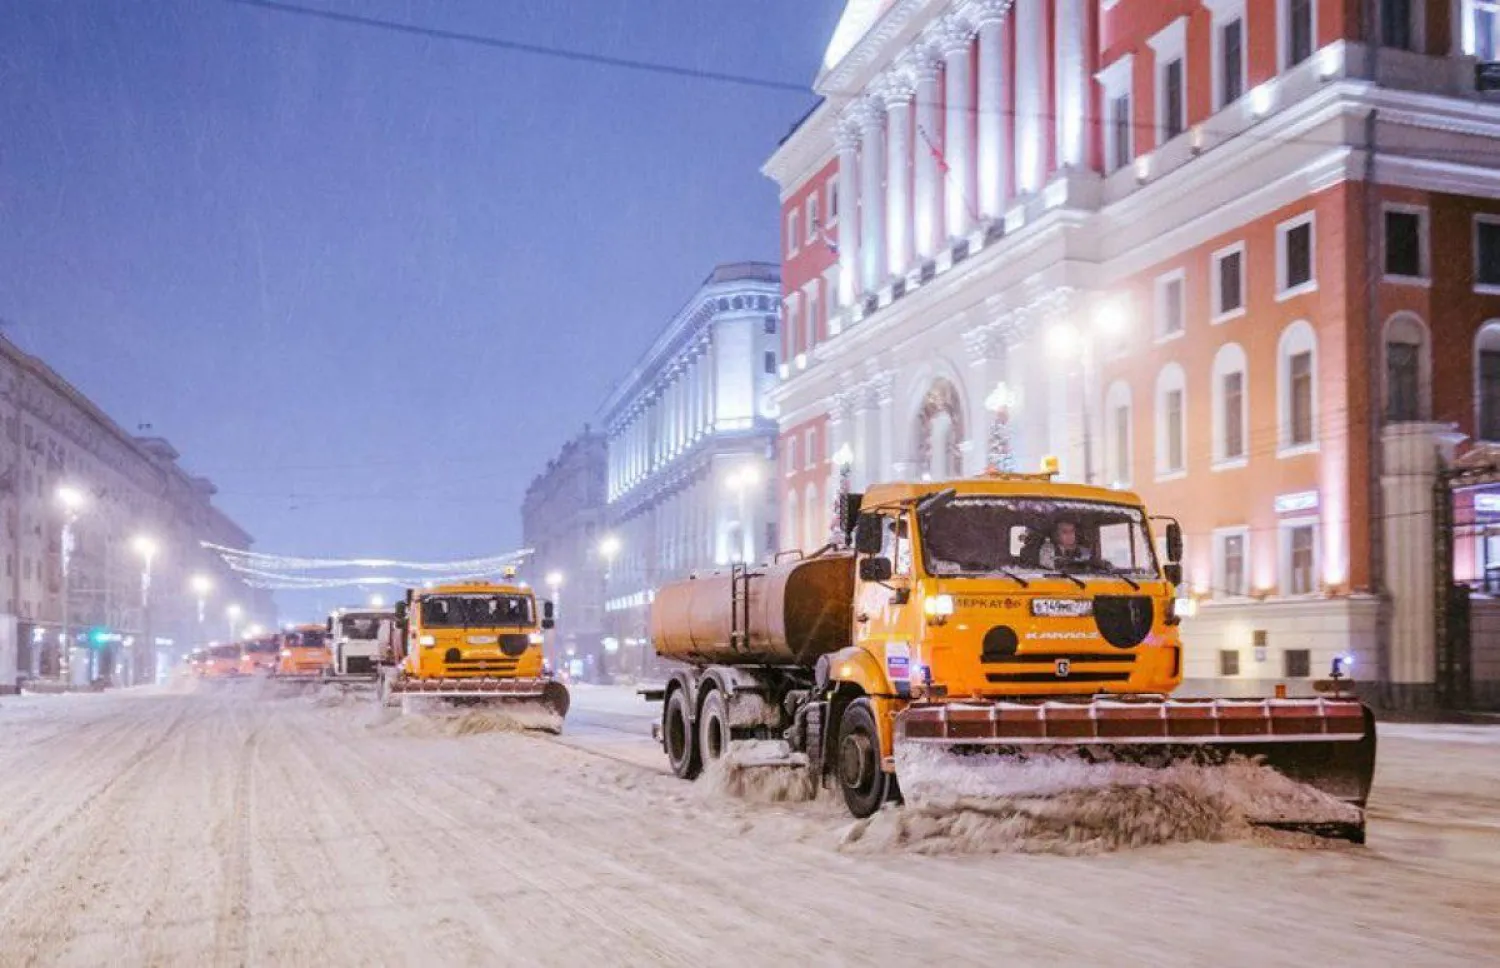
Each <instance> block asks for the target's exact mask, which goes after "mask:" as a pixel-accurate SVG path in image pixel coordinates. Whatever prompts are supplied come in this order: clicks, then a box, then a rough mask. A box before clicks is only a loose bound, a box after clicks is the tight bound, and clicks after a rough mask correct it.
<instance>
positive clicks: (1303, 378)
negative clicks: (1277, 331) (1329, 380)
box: [1288, 350, 1313, 447]
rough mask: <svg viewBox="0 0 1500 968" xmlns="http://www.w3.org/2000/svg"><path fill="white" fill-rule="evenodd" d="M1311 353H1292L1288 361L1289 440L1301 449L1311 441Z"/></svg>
mask: <svg viewBox="0 0 1500 968" xmlns="http://www.w3.org/2000/svg"><path fill="white" fill-rule="evenodd" d="M1312 358H1313V355H1312V351H1310V350H1309V351H1307V352H1303V353H1294V354H1293V355H1292V357H1291V359H1290V360H1289V361H1288V367H1289V372H1290V375H1291V376H1290V379H1291V389H1290V393H1291V440H1290V443H1291V445H1292V446H1293V447H1302V446H1306V445H1307V444H1310V443H1312V440H1313V405H1312V400H1313V372H1312Z"/></svg>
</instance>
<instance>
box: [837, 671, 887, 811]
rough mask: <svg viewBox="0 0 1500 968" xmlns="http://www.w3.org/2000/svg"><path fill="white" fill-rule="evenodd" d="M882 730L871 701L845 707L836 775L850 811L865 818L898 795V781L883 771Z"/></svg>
mask: <svg viewBox="0 0 1500 968" xmlns="http://www.w3.org/2000/svg"><path fill="white" fill-rule="evenodd" d="M880 759H881V757H880V731H879V730H878V729H877V728H876V726H875V709H874V707H873V706H871V705H870V700H868V699H856V700H854V701H853V702H851V703H850V704H849V705H847V706H845V707H844V715H843V716H842V717H841V718H840V719H839V743H838V748H837V749H835V750H834V751H833V764H832V766H833V774H834V778H835V779H836V780H837V781H838V785H839V789H840V790H842V791H843V794H844V803H845V804H846V805H847V806H848V807H849V812H850V813H852V814H854V816H856V817H859V818H861V819H863V818H865V817H868V816H870V815H871V814H873V813H875V811H877V810H879V809H880V806H881V804H883V803H885V802H886V801H887V800H890V799H894V798H895V796H896V778H895V777H894V776H893V775H892V774H890V773H887V772H885V771H884V770H882V769H881V768H880Z"/></svg>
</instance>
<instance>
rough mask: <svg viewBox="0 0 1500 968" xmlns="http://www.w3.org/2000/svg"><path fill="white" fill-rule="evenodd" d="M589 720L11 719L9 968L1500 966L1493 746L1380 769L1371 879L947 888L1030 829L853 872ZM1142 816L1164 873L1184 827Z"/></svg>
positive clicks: (808, 808) (767, 815) (1170, 870)
mask: <svg viewBox="0 0 1500 968" xmlns="http://www.w3.org/2000/svg"><path fill="white" fill-rule="evenodd" d="M618 706H619V708H620V709H621V710H623V709H625V708H627V707H626V705H625V704H623V703H620V704H618ZM575 713H576V715H575V716H570V719H569V725H568V729H567V733H566V735H565V737H564V739H565V740H566V742H567V743H569V744H572V745H571V746H570V745H564V744H563V743H560V742H557V741H555V740H553V739H552V738H550V737H545V736H538V735H537V734H534V733H518V732H511V731H499V732H484V733H474V734H469V735H463V736H456V737H453V736H446V735H408V734H406V733H404V732H403V731H402V730H403V729H404V728H405V727H398V728H396V729H385V728H381V727H379V726H376V728H371V723H372V721H374V720H377V719H378V718H379V717H378V715H377V714H376V711H375V710H374V708H373V702H372V704H371V706H368V707H362V706H361V705H360V704H358V703H355V704H350V705H344V704H339V705H334V706H328V707H323V706H319V705H316V704H315V701H313V700H309V699H307V698H301V699H282V700H266V699H258V698H255V696H254V694H253V693H252V692H251V691H249V690H233V689H230V690H218V689H216V690H213V691H212V692H200V693H194V694H186V695H165V694H162V695H149V694H140V693H133V694H132V693H118V694H106V695H103V696H55V697H54V696H36V697H22V698H19V699H14V698H3V697H0V831H3V832H4V836H3V837H0V964H3V965H6V966H9V965H12V964H15V965H48V966H51V965H81V966H92V965H99V964H110V965H126V966H133V965H168V966H175V965H192V966H197V965H292V966H300V965H369V964H394V965H418V966H425V965H438V964H537V965H557V966H572V965H580V964H583V965H601V966H602V965H681V966H693V968H698V966H702V965H705V964H713V965H723V966H731V968H733V966H739V965H747V966H748V965H765V964H802V963H807V962H808V960H809V958H811V959H812V960H813V961H814V962H819V963H842V964H915V963H933V962H937V963H952V964H972V963H974V962H975V961H976V960H980V955H979V954H978V953H982V960H983V961H985V962H986V963H990V962H1011V963H1016V964H1027V965H1078V964H1085V963H1101V962H1103V963H1108V964H1111V965H1150V966H1152V968H1162V966H1170V965H1188V964H1220V965H1236V964H1247V965H1255V966H1257V968H1259V966H1269V965H1279V964H1294V963H1302V962H1305V960H1306V958H1307V957H1308V953H1309V952H1314V953H1316V960H1318V961H1320V962H1321V963H1325V964H1382V965H1385V964H1413V965H1415V964H1420V965H1423V966H1424V968H1425V966H1435V965H1474V964H1481V963H1486V962H1487V961H1488V960H1491V959H1492V958H1493V954H1494V951H1495V949H1496V946H1497V944H1500V910H1497V905H1496V903H1495V898H1496V897H1497V896H1500V873H1497V872H1500V837H1496V836H1495V828H1494V827H1493V826H1491V824H1493V821H1494V818H1495V817H1496V815H1497V813H1500V776H1497V771H1495V770H1494V769H1493V764H1492V763H1491V762H1490V760H1491V759H1492V756H1491V755H1490V754H1492V753H1493V750H1492V749H1491V748H1490V747H1489V746H1488V744H1479V743H1467V742H1457V743H1446V742H1442V741H1441V739H1440V738H1426V737H1424V738H1422V739H1402V738H1401V737H1399V736H1397V737H1396V738H1394V739H1392V740H1391V741H1389V742H1386V741H1384V740H1383V741H1382V751H1381V760H1380V763H1381V766H1380V772H1379V774H1378V775H1377V779H1376V799H1375V802H1374V804H1373V807H1374V813H1375V816H1376V820H1375V821H1374V825H1373V827H1372V830H1371V845H1370V846H1369V847H1367V848H1350V849H1340V850H1320V851H1303V850H1286V849H1267V848H1264V847H1261V846H1257V845H1255V844H1252V843H1247V842H1243V841H1233V842H1227V843H1208V842H1202V841H1198V842H1191V843H1169V844H1165V845H1160V846H1152V847H1148V848H1144V849H1138V850H1115V851H1114V852H1112V853H1105V854H1100V855H1098V856H1093V857H1089V858H1075V857H1058V856H1051V855H1050V854H1048V853H1041V854H1036V853H1024V852H1022V853H1012V854H1010V855H1008V856H1004V857H995V856H992V855H989V854H986V853H970V852H967V851H968V850H969V849H970V848H969V847H964V849H963V850H960V851H959V852H957V853H955V852H954V851H952V850H948V849H946V847H945V849H944V850H941V851H938V852H937V853H939V854H941V855H940V856H927V855H925V854H926V852H927V848H925V847H923V846H921V845H922V844H928V845H929V846H930V845H933V844H935V843H946V844H952V843H955V842H957V843H961V844H967V843H970V842H972V844H976V845H983V844H988V843H992V842H993V841H994V840H995V839H996V837H997V835H996V834H995V832H994V831H993V830H990V829H987V828H986V827H985V825H986V824H994V823H1001V824H1004V823H1015V822H1016V821H1014V820H1013V819H1007V818H1006V817H1004V816H1001V817H998V818H997V817H996V816H995V815H993V814H987V813H985V812H984V811H982V810H973V809H968V806H967V805H965V806H963V807H961V808H960V809H958V810H957V811H951V812H948V813H943V814H940V815H930V814H928V813H925V812H924V810H925V809H926V808H925V807H924V806H923V805H922V804H921V802H920V800H917V801H914V803H913V808H911V809H908V810H906V811H893V812H892V813H891V814H889V815H887V814H882V815H880V816H878V817H877V818H876V820H875V821H873V822H871V823H870V824H867V825H865V827H864V829H863V830H862V832H861V835H860V837H859V838H857V839H852V840H851V839H850V838H848V837H846V836H845V833H846V832H847V831H849V830H850V829H851V827H852V826H853V825H852V824H851V822H850V821H849V819H848V817H847V815H846V814H844V813H843V808H842V806H841V805H840V804H838V803H837V801H836V800H835V799H834V798H832V797H830V796H821V797H819V799H817V800H816V801H814V802H811V803H799V802H793V801H780V802H770V803H761V802H750V801H747V800H744V799H740V798H738V797H735V796H729V795H725V794H724V792H723V791H720V792H714V791H713V790H712V788H711V787H709V786H706V785H705V786H702V787H699V788H695V787H694V786H692V785H689V784H686V783H683V782H682V781H679V780H677V779H675V778H673V777H670V776H662V775H659V774H657V773H655V772H652V771H651V770H650V769H643V768H642V767H641V766H636V765H630V764H627V763H625V762H622V761H621V760H620V759H619V758H606V757H612V756H618V755H620V754H622V753H626V752H627V751H628V750H631V749H635V747H631V746H629V744H638V746H639V749H638V750H636V751H635V752H630V753H629V754H628V755H629V756H630V757H637V756H638V755H639V756H640V758H642V759H646V758H650V759H651V760H652V761H653V762H655V761H659V758H660V754H659V751H653V750H652V749H651V747H650V740H649V738H647V737H645V736H644V735H633V734H630V733H626V732H621V731H619V730H610V729H608V728H607V727H606V726H605V725H591V721H592V722H593V723H595V724H605V723H609V722H616V723H618V718H617V717H618V715H619V711H617V710H613V707H611V711H610V712H608V713H603V712H601V713H597V714H596V713H591V710H590V709H589V708H588V705H587V701H586V700H585V701H584V702H583V703H581V704H580V705H577V706H575ZM591 716H592V717H593V719H592V720H591ZM392 721H394V720H392ZM643 721H644V720H643ZM1437 736H1438V737H1440V736H1441V732H1440V731H1439V732H1438V733H1437ZM590 744H594V745H596V746H597V747H598V750H599V752H598V753H595V752H591V751H590V750H589V749H588V747H589V746H590ZM757 782H759V781H757ZM1110 789H1113V788H1110ZM1119 789H1120V790H1122V791H1124V792H1123V793H1122V794H1120V795H1122V796H1124V797H1125V798H1126V800H1127V801H1129V800H1130V798H1131V797H1145V798H1147V799H1148V800H1149V799H1150V797H1152V796H1156V794H1155V793H1142V792H1141V791H1142V790H1143V789H1145V788H1142V787H1138V786H1137V787H1131V786H1130V785H1128V784H1126V785H1124V786H1122V787H1120V788H1119ZM1015 793H1016V790H1015V788H1014V787H1010V788H1007V795H1010V796H1014V794H1015ZM1095 793H1097V791H1093V792H1092V793H1091V794H1090V796H1091V797H1094V794H1095ZM1071 795H1072V794H1070V793H1064V794H1063V797H1064V799H1065V800H1066V798H1067V797H1069V796H1071ZM1049 796H1055V790H1054V791H1053V792H1052V793H1050V794H1049ZM1194 796H1196V794H1194ZM1019 799H1020V800H1022V801H1026V800H1028V797H1026V796H1022V797H1020V798H1019ZM1043 799H1046V798H1043ZM1094 800H1097V797H1094ZM1094 800H1091V799H1089V798H1084V799H1083V800H1082V801H1081V806H1082V807H1083V808H1085V809H1087V807H1088V804H1089V803H1091V802H1094ZM1199 802H1200V801H1197V800H1193V799H1192V798H1189V801H1188V805H1189V806H1191V804H1195V803H1199ZM951 806H953V805H951V804H938V805H937V807H938V808H939V809H944V810H948V809H949V807H951ZM1131 809H1132V810H1133V811H1134V813H1132V815H1133V816H1140V817H1143V818H1145V819H1144V820H1142V821H1141V827H1142V830H1143V831H1145V834H1143V835H1142V836H1141V838H1140V840H1141V842H1146V843H1149V842H1151V841H1152V840H1153V839H1159V838H1158V837H1157V833H1156V830H1157V828H1156V827H1155V824H1156V822H1157V820H1156V819H1153V818H1159V817H1160V815H1161V814H1163V813H1172V812H1174V811H1177V810H1180V809H1185V807H1184V804H1183V803H1179V802H1178V801H1168V800H1162V801H1159V802H1154V803H1148V804H1146V805H1142V804H1140V803H1135V802H1133V801H1132V806H1131ZM1194 809H1197V808H1194ZM1041 816H1042V817H1043V819H1044V822H1047V823H1050V822H1051V821H1050V820H1047V819H1046V814H1045V811H1043V812H1042V813H1041ZM888 817H889V818H892V819H893V818H895V817H903V818H904V819H903V820H901V821H900V823H901V824H903V825H904V827H903V828H901V829H899V830H898V829H895V828H892V829H890V830H887V829H885V828H883V827H882V826H881V825H882V824H884V823H888V822H891V820H889V819H888ZM1023 819H1024V824H1026V825H1028V826H1027V829H1026V830H1025V836H1026V837H1028V838H1033V842H1034V838H1036V837H1037V830H1036V824H1037V823H1038V822H1039V821H1038V819H1037V815H1035V814H1033V815H1028V816H1026V817H1024V818H1023ZM1065 819H1066V828H1067V829H1068V830H1071V831H1079V830H1083V831H1084V832H1085V834H1087V833H1088V832H1089V831H1092V830H1094V829H1095V828H1094V827H1091V826H1090V824H1092V823H1093V821H1092V820H1089V821H1087V822H1082V823H1081V822H1080V820H1079V819H1078V818H1077V817H1076V816H1068V817H1066V818H1065ZM1205 822H1206V823H1208V824H1209V825H1210V827H1211V825H1212V824H1214V823H1217V822H1219V821H1218V819H1217V817H1216V816H1215V815H1213V814H1212V813H1211V812H1210V813H1209V814H1207V815H1206V821H1205ZM928 824H931V825H933V827H935V828H936V832H935V833H934V832H933V831H932V830H928V829H926V827H925V826H924V825H928ZM971 828H972V830H971ZM1100 829H1102V827H1101V828H1100ZM896 834H899V837H898V836H895V835H896ZM1069 836H1073V837H1075V839H1077V840H1078V842H1079V843H1086V842H1087V836H1079V835H1077V834H1069ZM882 837H889V838H890V839H889V840H888V841H886V842H882V840H881V838H882ZM999 839H1001V840H1002V841H1003V840H1004V839H1005V835H1003V834H1002V835H999ZM845 840H849V841H850V842H848V843H845V842H844V841H845ZM1114 846H1118V845H1116V844H1109V845H1107V847H1106V848H1105V849H1108V847H1114ZM1007 849H1010V848H1007ZM1084 849H1085V850H1089V851H1096V850H1098V849H1100V848H1099V847H1097V846H1089V847H1086V848H1084ZM1063 852H1065V853H1067V852H1072V851H1070V850H1066V849H1065V850H1064V851H1063Z"/></svg>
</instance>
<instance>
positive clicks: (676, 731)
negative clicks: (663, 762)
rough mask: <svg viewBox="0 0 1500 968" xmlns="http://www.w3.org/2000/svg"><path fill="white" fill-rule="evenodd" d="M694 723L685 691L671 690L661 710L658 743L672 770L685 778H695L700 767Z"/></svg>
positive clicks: (696, 732)
mask: <svg viewBox="0 0 1500 968" xmlns="http://www.w3.org/2000/svg"><path fill="white" fill-rule="evenodd" d="M693 726H694V724H693V717H692V714H691V713H690V712H689V709H688V698H687V691H686V690H684V689H674V690H673V691H672V694H671V695H670V696H668V697H667V703H666V705H665V706H663V707H662V711H661V742H662V747H663V748H664V749H665V750H666V751H667V762H668V763H670V764H671V766H672V772H673V773H675V774H677V776H678V777H680V778H682V779H684V780H693V779H697V777H698V774H699V773H700V772H701V771H702V769H703V761H702V760H701V759H699V756H698V731H697V730H696V729H694V728H693Z"/></svg>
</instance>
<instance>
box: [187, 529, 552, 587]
mask: <svg viewBox="0 0 1500 968" xmlns="http://www.w3.org/2000/svg"><path fill="white" fill-rule="evenodd" d="M203 547H204V548H205V549H207V550H209V551H212V552H213V553H215V554H217V555H218V556H219V557H220V558H221V559H222V560H223V561H224V564H225V565H226V566H228V567H229V568H230V569H232V570H233V571H234V572H236V573H237V574H238V575H239V576H240V578H241V580H243V581H244V583H245V584H246V585H248V586H250V587H252V588H262V589H268V590H284V591H304V590H310V589H324V588H356V587H363V586H369V585H393V586H397V587H401V588H412V587H416V586H419V585H432V584H444V583H451V582H461V581H474V580H477V579H482V578H489V577H495V576H499V575H503V574H506V573H507V572H512V571H514V569H515V568H516V567H517V566H518V565H520V564H521V563H522V562H523V561H525V560H526V558H527V557H528V556H530V555H531V553H532V552H531V550H530V549H522V550H518V551H509V552H505V553H503V554H497V555H488V556H485V557H481V558H464V559H459V560H456V561H402V560H400V559H395V558H310V557H305V556H296V555H278V554H270V553H267V552H260V551H246V550H244V549H242V548H229V547H226V546H224V545H218V544H213V543H212V542H207V541H205V542H203ZM329 571H343V572H346V574H341V575H329V574H320V573H321V572H329ZM310 573H311V574H310Z"/></svg>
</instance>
